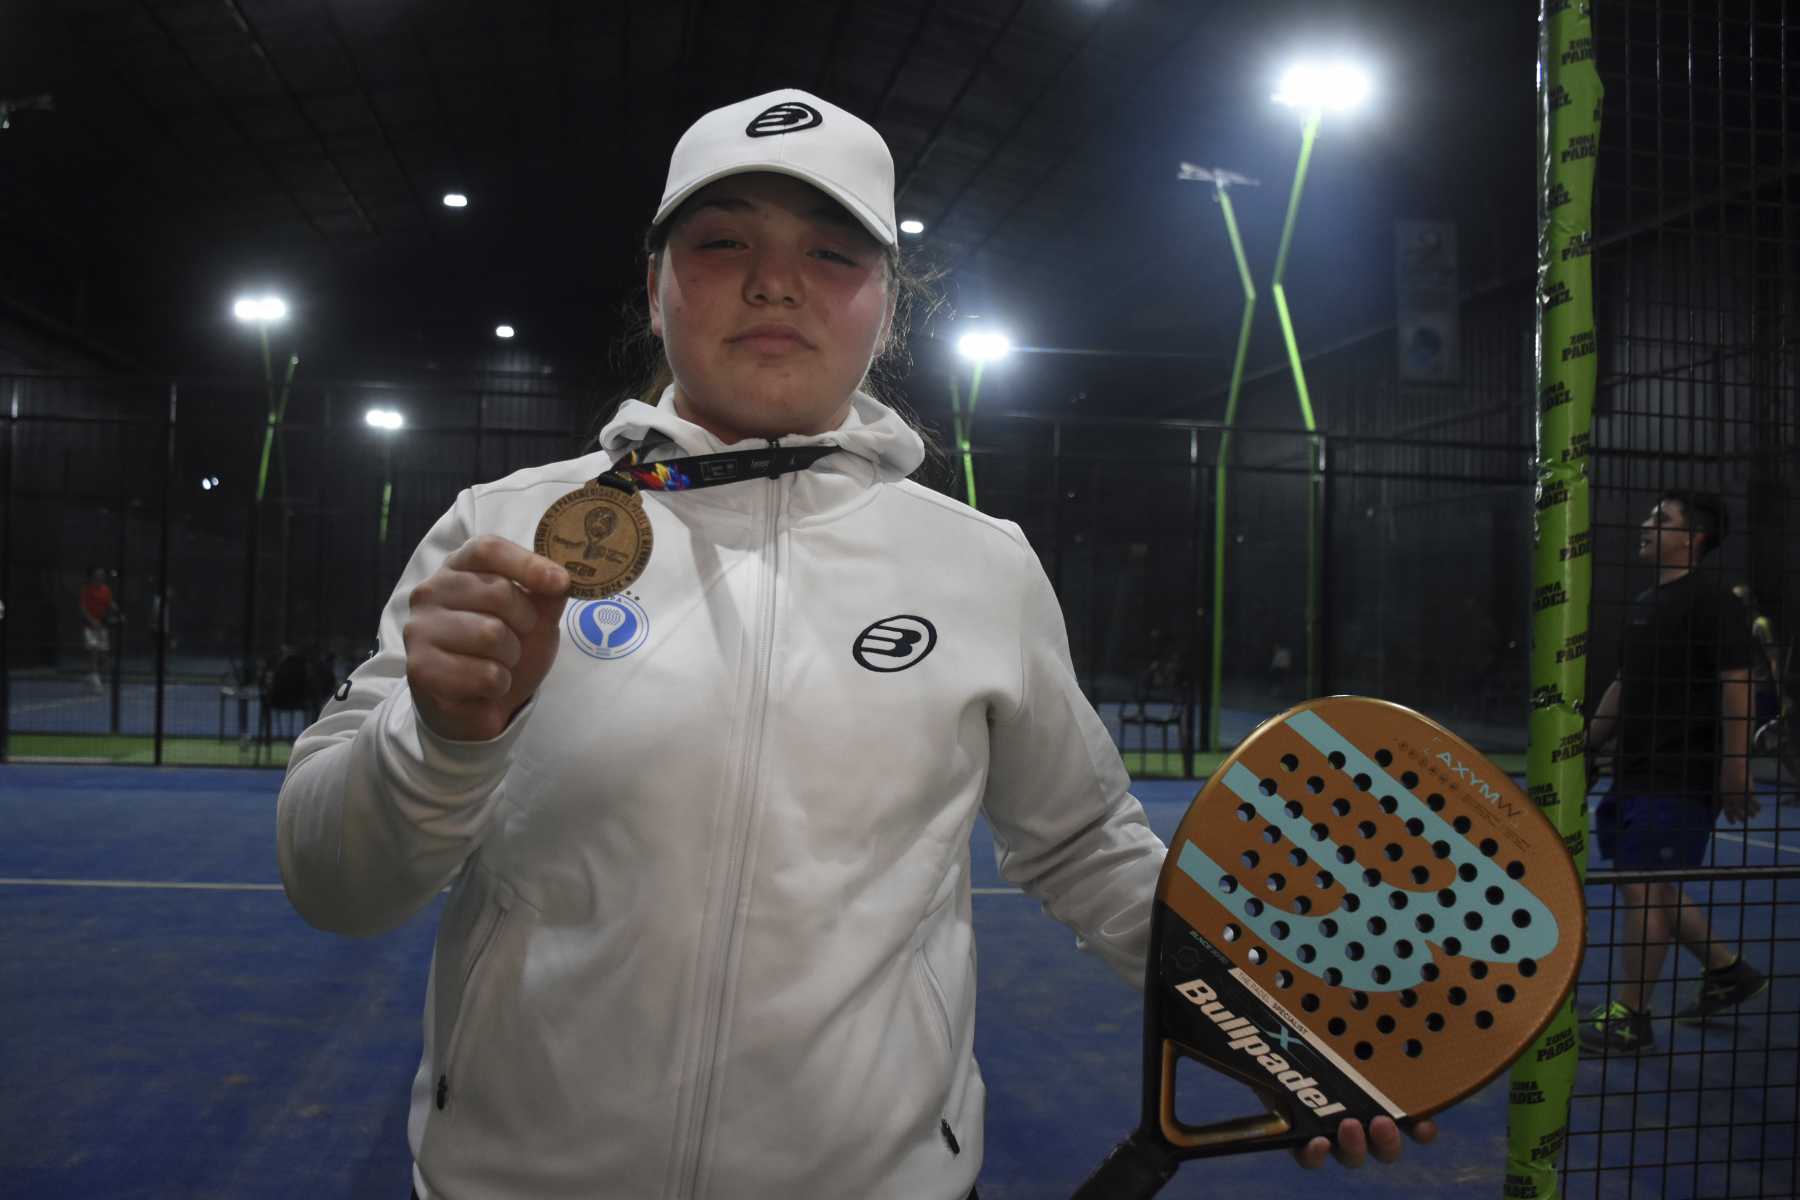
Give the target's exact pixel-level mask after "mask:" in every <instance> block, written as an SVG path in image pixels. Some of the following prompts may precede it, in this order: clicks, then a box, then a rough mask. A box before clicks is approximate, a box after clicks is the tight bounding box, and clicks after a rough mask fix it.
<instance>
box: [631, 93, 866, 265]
mask: <svg viewBox="0 0 1800 1200" xmlns="http://www.w3.org/2000/svg"><path fill="white" fill-rule="evenodd" d="M748 171H773V172H775V173H776V174H778V175H792V176H793V177H794V178H795V179H801V180H804V181H806V182H807V183H810V184H812V185H813V186H814V187H816V188H818V189H819V190H820V191H822V192H824V193H825V194H826V195H828V196H830V197H831V198H832V199H833V200H836V201H837V202H838V203H840V204H842V205H843V206H844V207H845V208H847V209H849V210H850V213H851V215H852V216H854V217H855V218H856V219H857V220H858V221H861V222H862V224H863V227H864V228H865V229H867V230H868V231H869V232H870V233H871V234H872V235H874V237H875V240H876V241H878V242H880V243H881V244H882V245H884V246H892V245H893V244H894V243H895V240H896V237H895V231H894V156H893V155H892V154H890V153H889V152H888V148H887V143H886V142H884V141H882V140H881V135H880V134H879V133H876V132H875V127H874V126H873V125H870V124H869V123H868V122H867V121H864V120H862V119H860V118H858V117H855V116H852V115H851V114H850V113H847V112H845V111H844V110H843V109H841V108H839V107H838V106H837V105H835V104H832V103H830V102H828V101H825V100H821V99H819V98H818V97H817V96H814V95H812V94H810V93H808V92H803V91H800V90H799V89H797V88H784V89H782V90H781V91H778V92H769V93H767V94H766V95H762V96H755V97H752V98H751V99H749V100H740V101H738V102H737V103H736V104H728V105H726V106H725V107H724V108H715V109H713V110H712V111H711V112H709V113H707V114H706V115H705V116H703V117H701V118H700V119H699V120H698V121H695V122H694V123H693V124H692V125H690V126H689V127H688V131H687V132H686V133H684V134H682V135H681V140H680V141H679V142H676V143H675V153H674V154H673V155H671V156H670V157H669V182H668V184H667V185H666V186H665V187H664V188H663V198H662V203H661V204H660V205H659V206H658V207H657V209H656V220H655V221H654V222H653V223H654V224H657V225H660V224H662V223H663V222H664V221H666V220H668V219H669V217H670V215H671V214H673V213H674V211H675V210H676V209H677V208H680V207H681V204H682V202H683V201H684V200H686V199H687V198H688V197H689V196H692V195H693V194H694V193H695V192H697V191H699V190H700V189H701V188H703V187H705V186H706V185H707V184H709V183H712V182H714V181H715V180H719V179H724V178H725V177H727V176H729V175H742V174H744V173H745V172H748Z"/></svg>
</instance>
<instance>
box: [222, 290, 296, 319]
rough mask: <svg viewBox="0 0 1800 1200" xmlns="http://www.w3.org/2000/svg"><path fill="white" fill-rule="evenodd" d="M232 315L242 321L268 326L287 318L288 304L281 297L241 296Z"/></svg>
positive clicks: (232, 306) (233, 305)
mask: <svg viewBox="0 0 1800 1200" xmlns="http://www.w3.org/2000/svg"><path fill="white" fill-rule="evenodd" d="M231 315H232V316H234V317H236V318H237V319H238V320H240V321H244V322H247V323H254V324H259V325H266V324H268V323H269V322H271V321H281V320H285V319H286V318H287V302H286V301H285V300H283V299H282V298H281V297H280V296H239V297H238V298H237V300H236V301H234V302H233V303H232V305H231Z"/></svg>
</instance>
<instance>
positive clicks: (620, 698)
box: [279, 91, 1430, 1200]
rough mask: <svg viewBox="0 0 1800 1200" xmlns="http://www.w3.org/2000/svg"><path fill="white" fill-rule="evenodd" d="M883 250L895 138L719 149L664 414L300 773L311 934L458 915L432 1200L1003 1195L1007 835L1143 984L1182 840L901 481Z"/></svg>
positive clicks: (488, 530) (478, 500)
mask: <svg viewBox="0 0 1800 1200" xmlns="http://www.w3.org/2000/svg"><path fill="white" fill-rule="evenodd" d="M895 245H896V238H895V225H894V201H893V162H892V159H891V158H890V156H889V153H888V150H887V147H886V145H885V144H884V143H883V142H882V140H881V138H880V136H879V135H878V134H877V133H876V132H875V131H874V130H873V129H872V128H871V127H869V126H868V125H866V124H864V123H863V122H861V121H859V120H857V119H856V118H855V117H853V116H851V115H850V114H848V113H846V112H844V111H842V110H840V109H838V108H836V107H834V106H832V105H830V104H827V103H826V102H824V101H822V100H819V99H818V98H816V97H813V96H809V95H807V94H805V93H803V92H795V91H785V92H777V93H772V94H770V95H766V96H760V97H757V98H755V99H752V100H747V101H744V102H742V103H740V104H735V105H732V106H730V107H727V108H723V109H720V110H717V111H715V112H713V113H710V114H708V115H707V116H705V117H703V118H702V119H701V120H700V121H699V122H698V123H697V124H695V125H694V126H693V128H691V129H690V130H689V131H688V132H687V133H686V134H685V135H684V136H683V138H682V139H681V142H680V144H679V145H678V146H677V147H676V149H675V153H674V157H673V160H672V162H671V166H670V172H669V181H668V188H667V191H666V192H665V195H664V197H663V201H662V204H661V206H660V208H659V210H658V212H657V214H656V218H655V224H654V227H653V231H652V234H651V237H650V241H649V248H650V255H649V264H648V272H647V280H646V282H647V286H648V290H649V305H650V320H651V326H652V329H653V330H654V332H655V334H656V336H657V337H658V338H659V339H660V340H661V343H662V346H663V348H664V349H665V351H666V366H667V368H668V372H669V375H670V377H671V378H672V380H673V382H672V383H671V384H669V386H667V387H666V388H665V389H663V391H662V393H661V395H660V398H658V399H657V400H656V402H655V403H653V404H651V403H643V402H639V401H628V402H626V403H625V404H624V405H623V406H622V407H621V408H620V410H619V412H618V414H617V415H616V416H615V417H614V418H613V419H612V420H611V421H610V422H609V423H608V424H607V425H606V427H605V429H604V430H603V431H602V433H601V435H600V449H599V450H597V451H596V452H595V453H593V454H591V455H588V456H587V457H585V458H581V459H577V460H575V461H573V462H565V463H557V464H554V465H551V466H546V467H539V468H535V469H532V470H527V471H521V472H519V473H517V474H515V475H512V476H510V477H508V478H506V479H504V480H501V481H500V482H498V483H492V484H487V485H483V486H480V487H475V488H471V489H470V490H468V491H466V492H464V493H463V494H462V495H461V496H460V497H458V499H457V501H456V503H455V505H454V507H453V508H452V509H451V510H450V512H448V513H447V514H446V515H445V516H444V517H443V519H442V520H441V521H439V523H438V524H437V526H436V527H435V528H434V529H433V530H432V531H431V533H430V534H429V535H428V536H427V537H426V539H425V541H424V542H423V543H422V544H421V545H420V547H419V549H418V551H417V552H416V554H415V555H414V556H413V559H412V562H411V563H410V564H409V566H408V567H407V569H406V573H405V575H404V576H403V577H402V579H401V580H400V584H399V587H398V588H397V589H396V590H395V592H394V595H393V598H392V600H391V601H390V602H389V604H388V606H387V609H386V611H385V613H384V614H383V617H382V625H381V648H380V651H379V653H378V654H377V655H376V656H375V657H373V658H372V659H370V660H369V661H368V662H367V663H365V664H364V665H363V666H362V667H361V668H359V669H358V670H357V671H356V673H355V674H354V675H353V676H352V677H351V678H350V680H349V684H348V687H347V689H346V690H343V691H341V692H340V694H339V696H338V698H337V699H335V700H334V701H333V703H331V704H330V705H328V706H327V707H326V709H325V711H324V714H323V716H322V717H321V719H320V720H319V722H318V723H317V724H316V725H314V726H313V727H312V728H311V729H310V730H308V731H307V733H306V734H305V735H304V736H302V737H301V739H300V740H299V743H298V745H297V746H296V749H295V753H294V757H293V762H292V765H291V766H290V767H289V770H288V777H287V780H286V782H285V784H284V786H283V788H282V794H281V802H280V818H279V820H280V854H281V866H282V874H283V878H284V879H285V880H286V884H287V891H288V895H289V897H290V898H291V899H292V901H293V904H294V906H295V907H296V908H297V909H298V910H299V911H300V913H301V914H302V915H303V916H305V917H306V919H307V920H309V921H311V922H312V923H313V924H315V925H318V926H320V927H321V928H324V929H329V930H336V931H340V932H345V933H352V934H363V935H366V934H373V933H378V932H381V931H383V930H386V929H391V928H393V927H395V926H397V925H399V924H400V923H402V922H403V921H405V920H406V919H407V918H409V917H410V916H412V915H413V914H414V913H416V912H418V911H419V910H420V909H421V908H423V907H425V906H426V905H427V904H428V903H429V902H430V901H431V899H432V898H433V896H435V895H436V894H437V893H438V892H439V891H440V890H441V889H442V888H443V887H444V886H445V885H446V884H451V885H452V890H451V896H450V900H449V903H448V905H447V907H446V908H445V911H444V914H443V919H442V923H441V926H440V928H439V931H438V937H437V945H436V954H435V957H434V961H433V966H432V973H431V980H430V987H429V992H428V999H427V1002H426V1010H425V1037H424V1058H423V1061H422V1063H421V1064H420V1068H419V1073H418V1076H417V1079H416V1081H415V1084H414V1088H413V1105H412V1118H411V1121H410V1123H409V1136H410V1140H411V1144H412V1149H413V1154H414V1160H415V1168H414V1187H415V1189H416V1191H417V1194H418V1195H419V1196H421V1197H427V1198H429V1197H454V1198H461V1197H484V1198H496V1197H519V1198H525V1197H530V1198H531V1200H546V1198H552V1197H564V1196H566V1197H576V1196H581V1197H588V1196H620V1197H623V1196H632V1197H638V1196H643V1197H703V1196H718V1197H731V1198H733V1200H747V1198H752V1197H793V1196H820V1197H824V1196H834V1197H835V1196H855V1197H859V1198H865V1200H867V1198H874V1197H904V1198H906V1200H920V1198H937V1200H960V1198H961V1197H964V1196H968V1195H971V1194H972V1189H973V1188H974V1186H975V1180H976V1174H977V1172H978V1170H979V1168H980V1165H981V1158H982V1110H983V1099H984V1089H983V1086H982V1081H981V1075H980V1073H979V1071H978V1070H977V1068H976V1065H975V1062H974V1059H973V1056H972V1052H971V1051H972V1045H973V1037H974V1012H975V960H974V955H975V948H974V945H973V941H972V929H971V917H970V891H969V861H968V847H969V833H970V828H971V825H972V823H973V822H974V820H975V816H976V813H977V811H978V810H980V811H985V812H986V814H987V817H988V820H989V822H990V823H991V825H992V828H993V831H994V836H995V841H996V845H997V847H998V857H999V863H1000V868H1001V872H1002V874H1004V875H1005V877H1006V878H1007V879H1009V880H1011V881H1012V882H1014V883H1016V884H1018V885H1019V886H1021V887H1022V888H1023V889H1024V890H1025V891H1026V892H1027V893H1028V894H1030V895H1031V896H1032V897H1033V898H1035V899H1037V900H1038V901H1040V902H1041V903H1042V904H1044V905H1045V906H1046V908H1047V909H1048V910H1049V911H1050V913H1051V914H1052V915H1053V916H1055V917H1057V918H1058V919H1059V920H1061V921H1063V922H1065V923H1067V924H1068V925H1070V926H1071V927H1072V928H1074V929H1075V930H1076V931H1077V932H1078V933H1079V935H1080V937H1081V944H1082V945H1083V946H1084V947H1085V948H1086V949H1088V950H1091V951H1093V952H1094V953H1096V954H1097V955H1099V956H1100V957H1101V958H1102V959H1104V960H1105V961H1106V962H1107V963H1109V964H1110V965H1111V966H1113V967H1114V968H1115V969H1116V970H1118V971H1119V973H1120V974H1121V975H1122V976H1124V978H1125V979H1127V980H1128V981H1131V982H1133V983H1138V982H1140V981H1141V979H1142V974H1143V955H1144V953H1145V948H1146V944H1147V939H1148V917H1149V907H1150V897H1151V892H1152V889H1153V886H1154V883H1155V880H1156V876H1157V871H1158V869H1159V867H1160V866H1161V863H1162V858H1163V852H1164V851H1163V846H1162V844H1161V843H1160V842H1159V841H1158V840H1157V838H1156V837H1155V835H1153V834H1152V833H1151V832H1150V830H1149V828H1148V827H1147V826H1146V824H1145V822H1144V816H1143V812H1142V809H1141V808H1140V806H1139V805H1138V803H1137V801H1136V800H1134V799H1133V798H1132V797H1131V795H1130V794H1129V793H1128V792H1127V790H1126V787H1127V780H1126V776H1125V772H1124V770H1123V768H1122V767H1121V764H1120V761H1119V757H1118V754H1117V753H1116V752H1115V750H1114V748H1113V746H1112V744H1111V742H1110V741H1109V740H1108V738H1107V735H1106V732H1105V730H1104V729H1103V728H1102V726H1101V724H1100V722H1099V720H1098V719H1097V718H1096V717H1095V715H1094V712H1093V710H1092V708H1091V707H1090V706H1089V704H1088V703H1087V701H1086V700H1085V699H1084V698H1083V696H1082V694H1081V692H1080V691H1079V689H1078V688H1077V687H1076V683H1075V678H1074V675H1073V672H1072V670H1071V667H1070V663H1069V657H1068V650H1067V642H1066V636H1065V633H1064V630H1063V624H1062V618H1061V614H1060V611H1059V609H1058V607H1057V602H1056V597H1055V595H1054V594H1053V593H1052V591H1051V588H1050V584H1049V581H1048V580H1047V579H1046V577H1045V575H1044V573H1043V571H1042V569H1041V568H1040V567H1039V565H1038V560H1037V557H1036V555H1035V554H1034V553H1033V552H1032V550H1031V548H1030V546H1028V545H1027V544H1026V542H1025V539H1024V538H1023V536H1022V535H1021V534H1020V532H1019V530H1018V528H1017V526H1015V525H1013V524H1011V523H1008V522H1004V521H997V520H992V519H990V518H987V517H984V516H982V515H981V514H979V513H976V512H974V511H972V510H970V509H969V508H967V507H965V506H963V505H961V504H958V503H956V502H955V501H952V500H948V499H946V498H944V497H943V496H940V495H937V494H936V493H934V492H931V491H928V490H926V489H924V488H921V487H919V486H917V485H915V484H913V483H910V482H908V481H907V476H908V475H909V474H910V473H911V472H912V471H913V470H914V469H915V468H916V467H918V466H919V464H920V462H921V460H922V458H923V455H924V450H923V447H922V443H921V440H920V438H919V436H918V435H917V434H916V433H915V432H914V431H913V429H912V428H911V427H909V426H908V425H907V423H906V422H905V421H903V420H902V419H901V418H900V417H899V416H898V415H896V413H895V412H894V411H893V410H891V409H890V408H888V407H886V406H884V405H883V404H881V403H879V402H878V401H876V400H875V399H873V398H872V397H871V396H869V395H868V394H867V393H866V392H865V391H864V390H862V385H863V382H864V379H865V376H866V375H867V373H868V370H869V367H870V363H871V361H872V359H873V358H874V357H875V356H876V354H877V353H878V351H880V350H881V349H882V347H883V345H884V342H885V341H886V340H887V339H888V338H889V337H890V335H891V332H892V329H893V322H894V318H895V312H896V297H897V291H896V288H897V280H898V278H899V277H898V274H897V267H898V258H897V255H896V252H895ZM727 455H728V456H729V457H706V456H727ZM597 478H598V479H599V482H591V481H595V480H596V479H597ZM634 488H635V489H636V490H635V491H634V490H633V489H634ZM571 493H576V495H574V496H571ZM601 510H604V512H601ZM596 513H600V515H596ZM526 547H538V548H541V549H542V550H543V551H544V553H534V551H533V550H529V549H527V548H526ZM646 554H647V555H648V557H647V558H646V557H645V555H646ZM608 589H617V590H611V591H610V594H605V595H601V594H599V593H600V592H602V591H607V590H608ZM572 593H574V594H573V595H572ZM584 595H585V597H586V598H583V596H584ZM1370 1132H1371V1135H1372V1138H1371V1140H1373V1142H1374V1149H1375V1153H1376V1156H1377V1157H1380V1158H1383V1159H1391V1158H1392V1157H1393V1156H1395V1155H1396V1154H1397V1153H1398V1149H1399V1137H1398V1132H1397V1130H1395V1129H1394V1127H1393V1126H1392V1124H1391V1122H1386V1121H1385V1120H1384V1121H1382V1122H1378V1123H1377V1128H1375V1129H1373V1130H1371V1131H1370ZM1429 1133H1430V1130H1429V1127H1427V1129H1426V1130H1425V1134H1426V1136H1429ZM1328 1148H1329V1147H1328V1143H1326V1142H1325V1140H1324V1139H1319V1140H1317V1141H1316V1142H1315V1143H1314V1144H1313V1145H1312V1146H1310V1147H1308V1148H1307V1149H1306V1150H1305V1151H1304V1152H1302V1155H1301V1160H1302V1162H1305V1163H1307V1164H1308V1165H1318V1164H1319V1163H1321V1162H1322V1161H1323V1160H1324V1158H1325V1156H1326V1153H1327V1150H1328ZM1367 1152H1368V1142H1367V1141H1365V1138H1364V1133H1363V1130H1362V1129H1361V1128H1360V1127H1359V1126H1354V1125H1351V1126H1349V1127H1347V1128H1346V1130H1345V1131H1344V1134H1343V1135H1342V1136H1341V1137H1340V1145H1339V1150H1338V1153H1339V1156H1340V1157H1341V1158H1343V1159H1344V1160H1345V1161H1347V1162H1350V1163H1352V1164H1353V1165H1354V1164H1356V1163H1360V1162H1361V1161H1362V1159H1363V1157H1364V1156H1365V1154H1366V1153H1367Z"/></svg>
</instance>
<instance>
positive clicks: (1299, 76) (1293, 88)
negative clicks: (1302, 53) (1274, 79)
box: [1271, 62, 1374, 112]
mask: <svg viewBox="0 0 1800 1200" xmlns="http://www.w3.org/2000/svg"><path fill="white" fill-rule="evenodd" d="M1373 86H1374V85H1373V84H1372V83H1371V82H1370V80H1369V73H1368V72H1367V71H1365V70H1363V69H1362V68H1361V67H1358V66H1356V65H1355V64H1353V63H1347V62H1333V63H1311V62H1307V63H1297V64H1295V65H1294V66H1292V67H1289V68H1288V69H1287V70H1286V71H1284V72H1283V73H1282V76H1281V82H1280V83H1279V84H1278V85H1277V88H1276V91H1275V94H1274V96H1273V97H1271V98H1272V99H1273V100H1274V101H1275V103H1277V104H1283V105H1286V106H1287V107H1289V108H1297V109H1300V110H1302V111H1305V112H1348V111H1349V110H1351V109H1353V108H1359V107H1361V106H1362V104H1363V102H1364V101H1366V100H1367V99H1368V98H1369V93H1370V92H1371V91H1372V90H1373Z"/></svg>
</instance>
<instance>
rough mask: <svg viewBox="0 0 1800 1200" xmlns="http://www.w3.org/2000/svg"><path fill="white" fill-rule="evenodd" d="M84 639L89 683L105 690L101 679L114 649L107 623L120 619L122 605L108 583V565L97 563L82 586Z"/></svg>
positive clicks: (81, 604) (89, 685)
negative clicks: (98, 565)
mask: <svg viewBox="0 0 1800 1200" xmlns="http://www.w3.org/2000/svg"><path fill="white" fill-rule="evenodd" d="M80 609H81V621H82V630H81V636H82V642H83V644H84V645H86V647H87V652H88V687H89V688H90V689H91V690H93V691H94V692H95V693H100V692H104V691H105V690H106V685H105V684H104V683H102V682H101V676H102V673H103V672H104V671H105V670H106V658H107V655H108V654H110V653H111V652H112V631H111V630H109V629H108V628H107V625H108V624H110V623H112V622H115V621H117V620H118V619H119V606H118V605H117V604H115V603H113V594H112V588H110V587H108V586H107V583H106V568H105V567H95V568H94V569H93V572H92V573H91V574H90V575H89V576H88V581H87V582H86V583H85V584H83V585H82V588H81V601H80Z"/></svg>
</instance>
